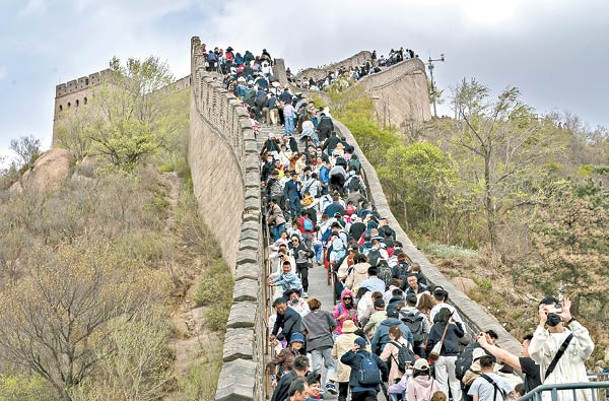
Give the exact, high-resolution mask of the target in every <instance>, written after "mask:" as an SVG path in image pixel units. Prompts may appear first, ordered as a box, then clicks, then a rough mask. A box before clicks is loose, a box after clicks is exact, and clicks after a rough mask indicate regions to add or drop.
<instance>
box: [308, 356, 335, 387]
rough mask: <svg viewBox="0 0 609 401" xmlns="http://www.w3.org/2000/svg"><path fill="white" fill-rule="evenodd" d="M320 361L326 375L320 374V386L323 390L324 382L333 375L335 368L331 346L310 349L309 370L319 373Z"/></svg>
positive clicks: (326, 382)
mask: <svg viewBox="0 0 609 401" xmlns="http://www.w3.org/2000/svg"><path fill="white" fill-rule="evenodd" d="M322 362H323V363H324V366H325V367H326V377H325V379H324V377H323V376H322V379H321V388H322V389H324V390H325V388H326V384H328V379H329V378H330V377H332V376H334V371H335V370H336V362H335V361H334V359H333V358H332V348H331V347H328V348H324V349H314V350H313V351H311V371H312V372H313V373H319V374H321V366H322Z"/></svg>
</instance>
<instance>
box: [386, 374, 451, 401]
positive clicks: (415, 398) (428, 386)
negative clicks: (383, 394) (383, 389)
mask: <svg viewBox="0 0 609 401" xmlns="http://www.w3.org/2000/svg"><path fill="white" fill-rule="evenodd" d="M388 391H389V393H391V394H401V393H402V392H404V391H406V399H407V400H408V401H430V400H431V397H432V396H433V394H434V393H435V392H436V391H441V390H440V386H438V382H437V381H436V380H435V379H434V378H433V377H430V376H417V377H414V378H413V377H408V376H407V375H404V377H402V380H400V382H399V383H397V384H394V385H393V386H390V387H389V389H388Z"/></svg>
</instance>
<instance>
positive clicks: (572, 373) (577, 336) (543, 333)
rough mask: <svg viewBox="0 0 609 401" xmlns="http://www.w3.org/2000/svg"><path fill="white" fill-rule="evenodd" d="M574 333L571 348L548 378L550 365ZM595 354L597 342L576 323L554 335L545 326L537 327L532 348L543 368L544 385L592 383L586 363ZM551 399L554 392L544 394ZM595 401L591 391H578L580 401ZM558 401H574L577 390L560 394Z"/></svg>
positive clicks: (532, 352)
mask: <svg viewBox="0 0 609 401" xmlns="http://www.w3.org/2000/svg"><path fill="white" fill-rule="evenodd" d="M571 332H572V333H573V338H572V339H571V342H570V343H569V346H568V347H567V349H566V350H565V352H564V354H563V355H562V357H561V358H560V360H559V361H558V364H557V365H556V368H555V369H554V371H553V372H552V373H551V374H550V375H549V376H548V377H546V378H545V379H544V378H543V376H544V375H545V372H546V369H547V368H548V366H549V365H550V363H552V359H554V355H556V353H557V352H558V349H559V348H560V346H561V344H562V343H563V342H564V340H565V339H566V338H567V336H568V335H569V334H570V333H571ZM592 351H594V343H593V342H592V338H590V334H589V333H588V329H586V328H585V327H584V326H582V325H581V324H580V323H579V322H578V321H576V320H575V321H573V322H571V324H569V328H568V329H566V328H565V330H564V331H563V332H562V333H550V332H548V330H546V329H544V328H542V327H537V330H535V334H534V335H533V339H532V340H531V344H530V345H529V354H530V356H531V358H532V359H533V360H534V361H535V362H537V363H538V364H539V366H540V370H541V375H542V379H543V384H556V383H578V382H587V381H589V380H588V375H587V373H586V366H585V365H584V361H586V359H588V358H589V357H590V355H592ZM550 399H551V393H550V392H549V391H546V392H544V393H543V400H544V401H546V400H548V401H549V400H550ZM591 400H592V397H591V393H590V390H577V401H591ZM558 401H574V399H573V391H572V390H565V391H559V392H558Z"/></svg>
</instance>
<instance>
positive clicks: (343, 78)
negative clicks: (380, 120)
mask: <svg viewBox="0 0 609 401" xmlns="http://www.w3.org/2000/svg"><path fill="white" fill-rule="evenodd" d="M418 57H419V56H418V55H416V54H415V53H414V51H412V50H411V49H406V50H404V47H400V49H399V50H394V49H391V50H390V51H389V54H388V56H387V57H385V55H381V56H380V57H377V54H376V50H374V51H372V54H371V58H370V60H365V61H364V62H363V63H362V64H361V65H358V66H353V67H351V66H348V67H345V66H341V67H339V68H336V69H335V70H334V71H328V73H327V75H326V76H325V77H323V78H321V79H318V80H315V79H314V78H312V77H302V78H301V79H299V78H297V77H296V76H295V75H293V74H291V72H290V71H288V79H289V80H290V82H292V83H293V84H294V85H295V86H297V87H298V88H302V89H308V90H327V89H328V88H329V87H331V86H332V85H333V84H335V83H336V82H339V81H340V82H341V85H345V84H346V83H347V82H353V81H357V80H359V79H361V78H363V77H365V76H366V75H370V74H374V73H377V72H380V71H382V68H383V67H389V66H392V65H394V64H397V63H399V62H401V61H404V60H408V59H411V58H418ZM324 69H325V68H324Z"/></svg>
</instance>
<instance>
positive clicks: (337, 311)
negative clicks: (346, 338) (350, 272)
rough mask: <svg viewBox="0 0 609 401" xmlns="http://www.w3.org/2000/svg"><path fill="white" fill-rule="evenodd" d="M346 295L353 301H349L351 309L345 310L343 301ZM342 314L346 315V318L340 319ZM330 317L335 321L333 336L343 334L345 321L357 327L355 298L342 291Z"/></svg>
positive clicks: (347, 291)
mask: <svg viewBox="0 0 609 401" xmlns="http://www.w3.org/2000/svg"><path fill="white" fill-rule="evenodd" d="M347 295H350V296H351V298H353V300H352V301H351V305H352V306H351V309H347V307H346V306H345V301H344V299H345V297H346V296H347ZM343 314H348V316H343V317H340V316H341V315H343ZM332 316H333V317H334V319H335V320H336V329H334V334H342V333H343V323H344V321H345V320H352V321H353V323H355V325H356V326H358V325H359V324H358V321H357V308H356V307H355V296H354V295H353V293H352V292H351V291H350V290H348V289H344V290H343V292H342V293H341V294H340V303H339V304H337V305H336V306H335V307H334V310H333V311H332Z"/></svg>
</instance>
